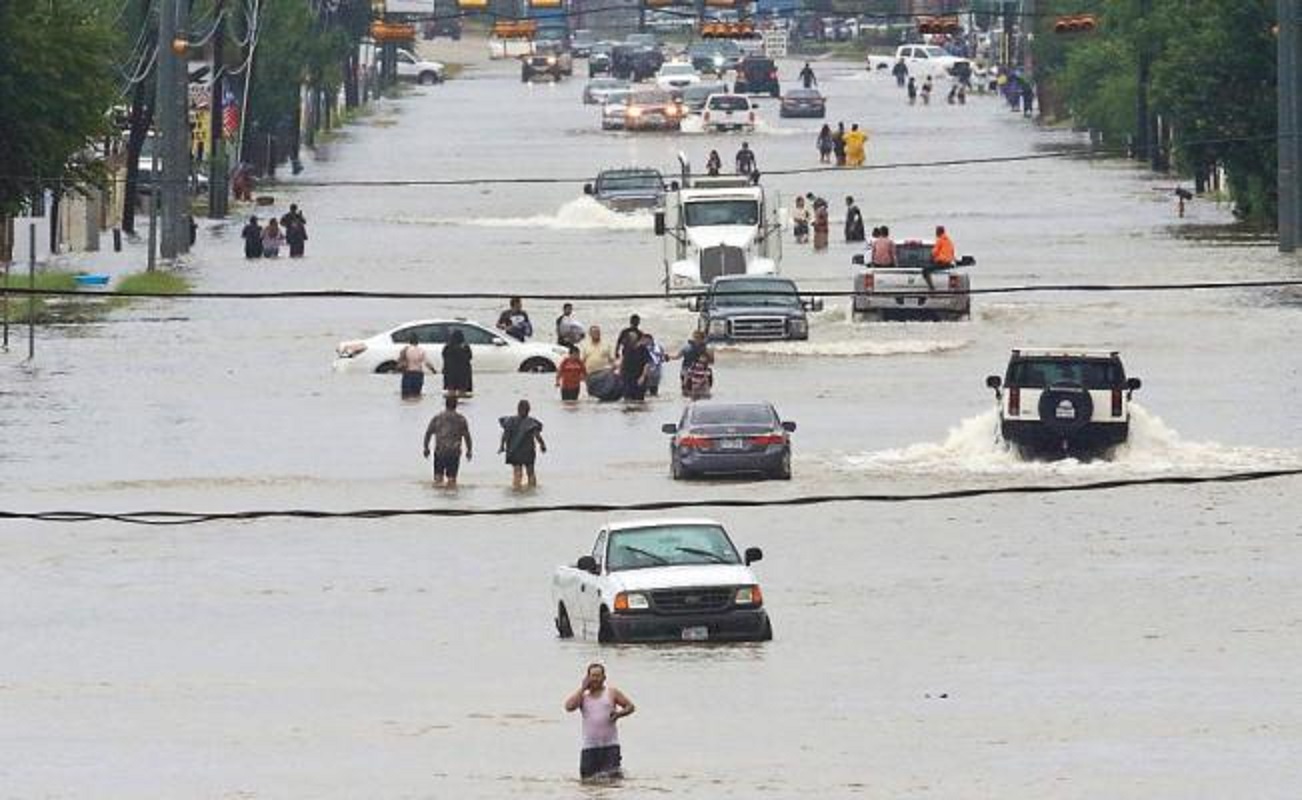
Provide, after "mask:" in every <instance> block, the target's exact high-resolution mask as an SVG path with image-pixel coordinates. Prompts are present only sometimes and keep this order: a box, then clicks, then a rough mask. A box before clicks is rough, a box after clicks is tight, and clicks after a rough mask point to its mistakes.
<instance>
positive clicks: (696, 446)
mask: <svg viewBox="0 0 1302 800" xmlns="http://www.w3.org/2000/svg"><path fill="white" fill-rule="evenodd" d="M795 429H796V423H794V422H783V421H782V418H781V417H779V416H778V412H777V411H775V410H774V409H773V406H772V405H770V404H768V403H716V402H710V401H700V402H696V403H692V404H691V405H689V406H688V407H687V408H686V410H684V411H683V417H682V420H681V421H680V422H679V423H678V424H677V425H674V424H673V423H668V424H666V425H664V426H662V427H661V430H663V431H664V432H665V433H668V434H671V435H672V436H673V439H672V440H671V441H670V443H669V471H670V473H671V474H672V475H673V477H674V480H682V479H684V478H691V477H694V476H697V475H705V474H732V475H740V474H760V475H765V476H768V477H771V478H778V479H781V480H789V479H790V478H791V433H792V432H793V431H795Z"/></svg>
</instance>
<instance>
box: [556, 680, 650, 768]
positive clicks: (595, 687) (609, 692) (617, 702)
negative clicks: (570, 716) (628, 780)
mask: <svg viewBox="0 0 1302 800" xmlns="http://www.w3.org/2000/svg"><path fill="white" fill-rule="evenodd" d="M565 710H566V711H571V712H572V711H579V712H580V713H581V714H582V716H583V725H582V729H581V730H582V749H581V750H580V751H579V777H580V778H583V779H584V780H588V779H591V778H618V777H620V775H621V773H620V764H621V762H622V758H621V756H620V752H619V731H618V730H617V729H616V728H615V723H616V722H618V721H619V720H620V719H621V718H623V717H627V716H628V715H629V714H632V713H633V712H634V711H636V710H637V708H636V707H635V706H634V705H633V701H632V700H629V699H628V696H627V695H625V694H624V693H623V692H621V691H620V690H618V689H616V688H615V687H614V686H609V685H607V684H606V668H605V667H604V666H602V665H601V664H589V665H588V669H587V671H586V672H584V674H583V684H582V685H581V686H579V689H578V691H576V692H575V693H574V694H572V695H570V696H569V697H567V698H565Z"/></svg>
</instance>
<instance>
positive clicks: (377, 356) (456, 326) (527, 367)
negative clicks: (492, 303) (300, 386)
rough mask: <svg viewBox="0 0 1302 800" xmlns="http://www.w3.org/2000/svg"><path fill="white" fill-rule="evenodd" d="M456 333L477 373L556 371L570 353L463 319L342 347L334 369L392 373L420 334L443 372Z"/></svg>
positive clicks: (405, 327)
mask: <svg viewBox="0 0 1302 800" xmlns="http://www.w3.org/2000/svg"><path fill="white" fill-rule="evenodd" d="M453 331H460V332H461V335H462V336H464V337H465V339H466V344H468V345H470V352H471V353H472V354H473V356H474V360H473V362H472V363H473V364H474V368H475V371H476V372H555V371H556V365H557V364H559V363H560V361H561V359H562V358H564V357H565V353H566V351H565V348H563V347H559V346H557V345H555V344H547V343H544V342H521V341H519V340H517V339H515V338H513V337H511V336H507V335H506V334H505V333H502V332H501V331H495V330H491V329H489V328H486V327H484V326H483V325H480V324H478V323H475V322H468V321H466V320H462V319H453V320H438V319H423V320H416V321H414V322H405V323H403V324H402V325H399V326H397V327H396V328H391V329H389V330H387V331H385V332H384V333H377V334H376V335H374V336H372V337H371V338H369V339H360V340H356V341H349V342H341V343H340V344H339V346H338V347H337V348H336V349H335V354H336V356H337V358H336V359H335V363H334V367H335V369H337V370H341V371H346V372H393V371H394V370H395V369H396V368H397V364H398V354H399V353H401V352H402V348H403V347H405V346H406V345H407V343H408V342H409V341H410V340H411V337H412V336H413V335H415V337H416V341H418V342H420V344H421V346H422V347H423V348H425V352H426V354H427V355H428V357H429V359H430V363H432V364H433V365H434V368H435V369H442V353H441V351H442V349H443V345H445V344H447V343H448V339H449V337H451V335H452V332H453Z"/></svg>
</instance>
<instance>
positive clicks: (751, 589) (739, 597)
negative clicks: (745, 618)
mask: <svg viewBox="0 0 1302 800" xmlns="http://www.w3.org/2000/svg"><path fill="white" fill-rule="evenodd" d="M732 602H733V605H738V606H755V607H759V606H762V605H764V593H763V592H761V591H760V587H759V586H741V587H738V589H737V593H736V594H734V595H733V596H732Z"/></svg>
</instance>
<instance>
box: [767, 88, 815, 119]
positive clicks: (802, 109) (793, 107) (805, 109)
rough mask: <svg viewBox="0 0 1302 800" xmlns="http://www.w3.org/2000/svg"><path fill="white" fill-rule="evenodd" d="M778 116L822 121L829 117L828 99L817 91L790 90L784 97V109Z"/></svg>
mask: <svg viewBox="0 0 1302 800" xmlns="http://www.w3.org/2000/svg"><path fill="white" fill-rule="evenodd" d="M778 115H779V116H783V117H817V118H818V119H822V118H823V117H825V116H827V98H825V97H823V95H822V93H820V92H819V91H818V90H817V89H790V90H788V91H787V93H786V94H785V95H783V97H782V108H781V109H780V110H779V111H778Z"/></svg>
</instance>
